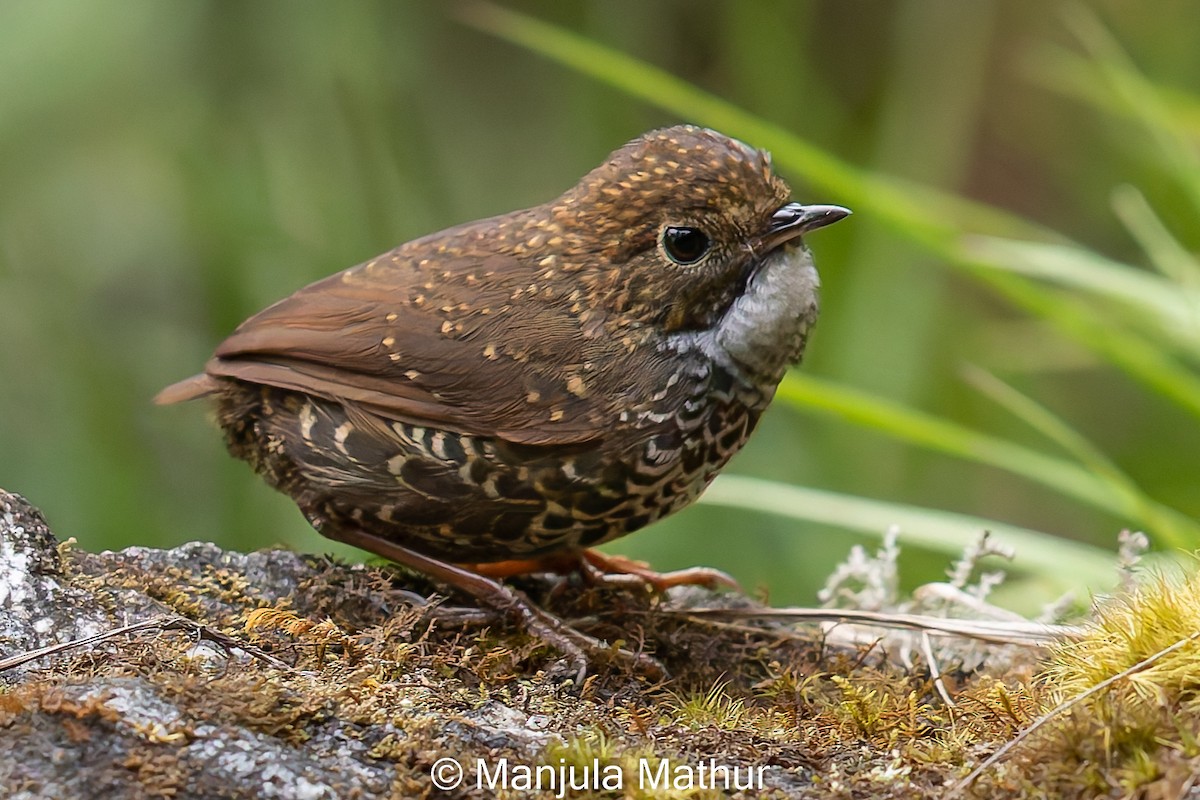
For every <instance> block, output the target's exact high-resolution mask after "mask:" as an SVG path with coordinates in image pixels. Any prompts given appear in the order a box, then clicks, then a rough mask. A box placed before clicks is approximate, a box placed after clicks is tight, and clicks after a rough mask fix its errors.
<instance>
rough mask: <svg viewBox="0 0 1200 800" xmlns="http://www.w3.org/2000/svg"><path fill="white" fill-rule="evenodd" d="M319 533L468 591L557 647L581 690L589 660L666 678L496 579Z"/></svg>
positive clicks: (348, 533)
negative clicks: (603, 659) (610, 659)
mask: <svg viewBox="0 0 1200 800" xmlns="http://www.w3.org/2000/svg"><path fill="white" fill-rule="evenodd" d="M314 516H315V515H314ZM317 521H318V520H317V519H315V518H313V517H310V522H313V523H314V526H315V525H316V523H317ZM317 529H318V530H319V531H320V532H321V534H322V535H324V536H328V537H329V538H331V539H337V540H338V541H341V542H345V543H346V544H349V545H353V546H354V547H358V548H361V549H363V550H366V551H368V552H371V553H374V554H376V555H379V556H383V557H384V558H387V559H390V560H392V561H395V562H396V563H398V564H403V565H404V566H406V567H411V568H412V569H415V570H417V571H419V572H423V573H425V574H426V575H428V576H430V577H431V578H434V579H436V580H439V581H442V582H443V583H446V584H448V585H450V586H453V587H454V588H456V589H459V590H461V591H463V592H466V593H467V594H469V595H471V596H472V597H474V598H475V599H476V600H479V601H480V602H481V603H484V604H485V605H487V606H489V607H491V608H493V609H496V610H497V611H499V612H501V613H504V614H511V615H513V616H514V617H516V618H517V619H518V620H519V621H520V623H521V625H522V626H523V627H524V629H525V630H526V631H528V632H529V633H530V635H532V636H536V637H537V638H539V639H541V640H542V641H544V642H546V644H549V645H550V646H552V647H554V648H557V649H558V650H559V651H560V652H561V653H562V654H563V655H564V656H565V657H566V659H567V661H568V662H569V663H570V666H571V667H572V669H573V670H574V671H575V680H576V684H577V685H582V682H583V678H584V676H585V675H586V674H587V667H588V657H589V656H593V657H596V656H615V657H617V658H618V659H620V660H621V661H624V662H625V663H627V664H628V665H629V666H631V667H633V668H635V669H637V670H639V671H640V672H642V673H644V674H646V675H648V676H651V677H661V676H662V674H663V673H664V670H663V667H662V665H661V664H659V663H658V662H657V661H656V660H655V659H653V658H651V657H649V656H647V655H644V654H641V653H633V652H630V651H628V650H624V649H620V648H614V647H612V646H610V645H608V644H606V643H605V642H603V641H601V640H599V639H596V638H595V637H592V636H588V635H587V634H585V633H582V632H580V631H577V630H575V629H574V628H572V627H571V626H570V625H567V624H566V623H565V622H563V621H562V620H560V619H558V618H557V617H555V616H554V615H552V614H549V613H547V612H545V611H543V610H542V609H540V608H538V607H537V606H535V605H534V604H533V603H531V602H530V601H529V598H527V597H525V595H523V594H522V593H521V592H519V591H517V590H516V589H513V588H511V587H509V586H505V585H504V584H502V583H499V582H498V581H496V580H495V579H493V578H489V577H487V576H485V575H480V574H478V573H476V572H472V571H470V570H468V569H464V568H463V567H459V566H456V565H454V564H450V563H448V562H445V561H441V560H439V559H436V558H430V557H429V556H426V555H422V554H421V553H418V552H416V551H415V550H410V549H408V548H407V547H403V546H401V545H398V544H396V543H395V542H392V541H389V540H388V539H384V538H383V537H381V536H376V535H374V534H371V533H368V532H366V531H364V530H362V529H359V528H352V527H344V526H341V525H323V526H321V527H318V528H317Z"/></svg>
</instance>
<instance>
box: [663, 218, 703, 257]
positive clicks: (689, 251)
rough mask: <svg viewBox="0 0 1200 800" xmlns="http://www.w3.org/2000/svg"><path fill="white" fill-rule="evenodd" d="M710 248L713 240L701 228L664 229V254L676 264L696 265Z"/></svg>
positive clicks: (679, 227) (669, 227) (671, 226)
mask: <svg viewBox="0 0 1200 800" xmlns="http://www.w3.org/2000/svg"><path fill="white" fill-rule="evenodd" d="M710 247H712V240H711V239H709V238H708V234H706V233H705V232H704V231H702V230H700V229H699V228H685V227H681V226H675V225H669V226H667V227H666V228H664V229H663V233H662V248H663V252H665V253H666V254H667V258H669V259H671V260H672V261H674V262H675V263H676V264H682V265H684V266H687V265H689V264H695V263H696V262H697V261H699V260H700V259H702V258H704V256H705V254H706V253H708V250H709V248H710Z"/></svg>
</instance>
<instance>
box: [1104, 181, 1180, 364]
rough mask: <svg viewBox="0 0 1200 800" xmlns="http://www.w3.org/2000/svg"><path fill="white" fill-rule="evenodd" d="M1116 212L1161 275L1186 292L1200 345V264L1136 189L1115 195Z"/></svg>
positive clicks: (1128, 188)
mask: <svg viewBox="0 0 1200 800" xmlns="http://www.w3.org/2000/svg"><path fill="white" fill-rule="evenodd" d="M1112 204H1113V211H1114V212H1116V215H1117V218H1118V219H1120V220H1121V222H1122V223H1123V224H1124V225H1125V229H1126V230H1128V231H1129V233H1130V235H1131V236H1133V238H1134V239H1136V240H1137V243H1138V244H1139V245H1141V248H1142V249H1143V250H1144V251H1145V252H1146V255H1147V256H1149V258H1150V263H1151V264H1153V265H1154V268H1155V269H1157V270H1158V271H1159V272H1160V273H1162V274H1163V275H1164V276H1166V277H1167V278H1168V279H1170V280H1171V281H1173V282H1174V283H1175V284H1177V285H1178V286H1179V287H1180V288H1182V290H1183V292H1184V302H1185V303H1187V304H1188V305H1189V306H1190V308H1191V320H1190V322H1191V331H1190V332H1191V334H1192V336H1193V337H1194V338H1195V339H1196V340H1197V341H1200V261H1198V260H1197V259H1196V257H1195V256H1193V255H1192V254H1191V253H1189V252H1188V251H1187V248H1185V247H1184V246H1183V245H1182V244H1180V243H1179V240H1178V239H1176V238H1175V237H1174V236H1172V235H1171V232H1170V231H1168V230H1167V227H1166V226H1165V225H1163V222H1162V220H1161V219H1160V218H1159V216H1158V214H1156V213H1154V209H1153V208H1151V207H1150V203H1148V202H1147V201H1146V196H1145V195H1143V194H1142V193H1141V192H1139V191H1138V190H1137V189H1136V188H1134V187H1133V186H1118V187H1117V188H1116V189H1114V190H1113V195H1112Z"/></svg>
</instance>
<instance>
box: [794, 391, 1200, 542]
mask: <svg viewBox="0 0 1200 800" xmlns="http://www.w3.org/2000/svg"><path fill="white" fill-rule="evenodd" d="M775 396H776V399H777V400H778V401H780V402H783V403H785V404H787V405H788V406H790V407H792V408H794V409H796V410H797V411H801V412H812V413H818V414H824V415H826V416H830V417H836V418H838V419H842V420H845V421H847V422H851V423H853V424H856V425H860V426H862V427H864V428H869V429H871V430H874V431H877V432H879V433H882V434H885V435H887V436H891V437H894V438H896V439H900V440H902V441H905V442H908V443H909V444H913V445H916V446H919V447H924V448H927V449H930V450H934V451H937V452H940V453H945V454H947V455H951V456H955V457H958V458H963V459H967V460H969V461H974V462H976V463H979V464H986V465H988V466H992V467H996V468H998V469H1002V470H1005V471H1006V472H1010V473H1012V474H1014V475H1018V476H1020V477H1023V478H1025V479H1027V480H1030V481H1032V482H1034V483H1037V484H1040V485H1042V486H1046V487H1048V488H1050V489H1053V490H1055V491H1057V492H1059V493H1061V494H1063V495H1066V496H1068V497H1073V498H1075V499H1076V500H1079V501H1081V502H1083V503H1086V504H1088V505H1090V506H1092V507H1094V508H1098V509H1101V510H1103V511H1106V512H1109V513H1111V514H1114V515H1116V516H1119V517H1122V518H1124V519H1126V520H1127V521H1128V522H1129V523H1130V524H1132V525H1134V526H1136V527H1144V528H1146V529H1148V532H1150V533H1152V534H1159V533H1160V532H1161V533H1162V535H1163V536H1169V535H1170V534H1168V533H1165V532H1162V531H1161V530H1160V529H1161V528H1163V527H1170V528H1171V529H1173V530H1177V531H1179V532H1180V535H1181V536H1183V537H1185V538H1186V539H1188V540H1190V541H1193V542H1200V524H1197V523H1195V522H1193V521H1192V520H1189V519H1188V518H1187V517H1185V516H1183V515H1182V514H1180V513H1179V512H1177V511H1175V510H1174V509H1171V508H1168V507H1166V506H1163V505H1161V504H1159V503H1157V502H1155V501H1154V500H1152V499H1151V498H1149V497H1146V496H1145V495H1144V494H1143V493H1142V492H1141V491H1140V490H1139V489H1138V488H1137V487H1136V486H1135V485H1133V484H1132V483H1131V482H1130V481H1128V479H1126V478H1125V477H1124V476H1123V475H1121V474H1120V473H1119V472H1118V473H1117V475H1115V476H1114V475H1112V474H1110V473H1109V472H1107V471H1095V470H1093V471H1089V470H1088V469H1085V468H1084V467H1081V466H1079V465H1078V464H1074V463H1072V462H1070V461H1067V460H1065V459H1062V458H1057V457H1054V456H1050V455H1046V454H1045V453H1041V452H1038V451H1037V450H1033V449H1031V448H1028V447H1024V446H1022V445H1019V444H1016V443H1014V442H1010V441H1007V440H1004V439H1000V438H998V437H995V436H990V435H988V434H985V433H981V432H979V431H975V430H971V429H970V428H966V427H964V426H961V425H958V424H956V423H953V422H949V421H947V420H944V419H941V418H939V417H934V416H932V415H929V414H925V413H923V412H920V411H917V410H915V409H911V408H907V407H905V406H903V405H900V404H898V403H895V402H892V401H890V400H888V399H886V398H882V397H878V396H874V395H870V394H867V393H865V392H860V391H858V390H855V389H852V388H850V387H846V386H842V385H839V384H836V383H832V382H830V381H825V380H822V379H820V378H816V377H813V376H811V375H802V374H797V373H792V374H789V375H788V376H787V377H786V378H785V379H784V381H783V383H782V384H780V386H779V390H778V391H777V392H776V395H775Z"/></svg>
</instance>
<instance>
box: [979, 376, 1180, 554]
mask: <svg viewBox="0 0 1200 800" xmlns="http://www.w3.org/2000/svg"><path fill="white" fill-rule="evenodd" d="M963 372H964V376H965V377H966V379H967V381H968V382H969V383H970V384H971V385H972V386H974V387H975V388H976V389H977V390H979V391H980V392H981V393H982V394H984V395H985V396H987V397H989V398H991V399H992V400H993V401H994V402H995V403H997V404H998V405H1000V406H1001V407H1003V408H1005V409H1007V410H1008V412H1009V413H1011V414H1012V415H1013V416H1015V417H1017V418H1018V419H1020V420H1021V421H1023V422H1025V423H1026V424H1027V425H1029V426H1030V427H1032V428H1033V429H1034V430H1036V431H1038V432H1039V433H1041V434H1042V435H1044V436H1046V437H1047V438H1048V439H1050V440H1051V441H1054V442H1056V443H1058V445H1059V446H1060V447H1062V448H1063V449H1064V450H1066V451H1067V452H1069V453H1071V454H1072V455H1074V456H1075V458H1077V459H1078V460H1079V461H1080V462H1081V463H1083V464H1084V465H1085V466H1086V467H1087V468H1088V469H1089V470H1090V471H1091V473H1092V474H1093V475H1095V476H1097V477H1098V478H1099V479H1100V480H1102V481H1103V482H1104V484H1105V485H1107V486H1108V487H1109V489H1110V490H1111V491H1113V492H1114V493H1116V494H1119V495H1120V496H1121V502H1122V504H1127V505H1128V506H1129V507H1131V508H1133V509H1135V513H1133V514H1131V515H1130V516H1133V517H1135V518H1137V519H1142V520H1146V521H1147V522H1148V523H1150V525H1149V527H1150V528H1151V529H1152V530H1153V531H1155V532H1156V533H1157V534H1158V536H1159V537H1161V538H1162V539H1163V540H1164V541H1165V542H1166V543H1167V544H1169V545H1171V546H1172V547H1176V548H1184V547H1189V546H1191V547H1194V546H1195V544H1196V542H1197V537H1196V526H1195V524H1194V523H1191V522H1190V520H1187V519H1186V518H1185V517H1184V516H1183V515H1182V514H1178V513H1175V512H1171V511H1170V510H1169V509H1166V508H1165V507H1163V506H1160V505H1158V504H1157V503H1155V502H1154V501H1153V500H1151V499H1150V498H1148V497H1146V495H1145V494H1143V493H1142V491H1141V489H1139V488H1138V486H1137V484H1136V483H1134V481H1133V480H1132V479H1131V478H1130V477H1129V476H1128V475H1126V474H1125V473H1124V472H1123V471H1122V470H1121V469H1120V467H1118V466H1117V465H1116V464H1114V463H1113V462H1112V461H1111V460H1110V459H1109V458H1108V457H1107V456H1105V455H1104V453H1102V452H1100V450H1099V449H1097V448H1096V446H1095V445H1093V444H1092V443H1091V442H1090V441H1088V440H1087V438H1086V437H1084V436H1083V435H1082V434H1080V433H1079V432H1078V431H1076V430H1075V429H1074V428H1072V427H1071V426H1070V425H1068V424H1067V423H1066V422H1064V421H1063V420H1062V418H1061V417H1059V416H1057V415H1056V414H1054V413H1052V412H1051V411H1050V410H1049V409H1048V408H1046V407H1045V406H1043V405H1041V404H1039V403H1037V402H1036V401H1034V400H1033V399H1032V398H1030V397H1028V396H1027V395H1024V394H1022V393H1021V392H1019V391H1017V390H1016V389H1015V388H1013V387H1012V386H1009V385H1008V384H1007V383H1005V382H1004V381H1002V380H1000V379H999V378H997V377H996V376H995V375H992V374H991V373H990V372H987V371H986V370H983V369H980V368H979V367H976V366H972V365H968V366H967V367H966V368H965V369H964V371H963ZM1185 529H1186V530H1185Z"/></svg>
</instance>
